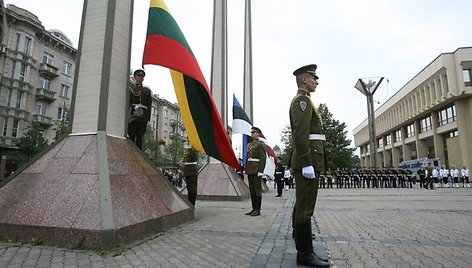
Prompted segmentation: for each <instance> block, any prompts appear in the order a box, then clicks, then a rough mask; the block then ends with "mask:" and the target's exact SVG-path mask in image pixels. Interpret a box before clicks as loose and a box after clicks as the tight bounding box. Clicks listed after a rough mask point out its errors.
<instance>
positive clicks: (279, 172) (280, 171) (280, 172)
mask: <svg viewBox="0 0 472 268" xmlns="http://www.w3.org/2000/svg"><path fill="white" fill-rule="evenodd" d="M284 175H285V167H284V166H283V165H278V166H277V167H276V168H275V175H274V177H275V179H276V180H281V179H283V177H284Z"/></svg>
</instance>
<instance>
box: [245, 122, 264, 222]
mask: <svg viewBox="0 0 472 268" xmlns="http://www.w3.org/2000/svg"><path fill="white" fill-rule="evenodd" d="M254 132H257V133H259V134H260V133H261V130H260V129H259V128H256V127H253V128H252V131H251V133H252V134H253V133H254ZM265 164H266V153H265V149H264V143H262V141H260V140H259V139H254V138H253V139H252V140H251V142H250V143H249V144H248V145H247V162H246V174H247V177H248V181H249V192H250V194H251V204H252V210H251V211H249V212H248V213H246V215H250V216H259V215H261V203H262V185H261V183H262V178H261V177H260V175H261V174H262V173H263V172H264V167H265Z"/></svg>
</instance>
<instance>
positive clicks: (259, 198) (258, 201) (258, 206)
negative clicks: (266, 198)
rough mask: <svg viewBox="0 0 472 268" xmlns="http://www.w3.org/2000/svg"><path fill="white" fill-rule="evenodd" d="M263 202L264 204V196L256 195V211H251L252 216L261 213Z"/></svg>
mask: <svg viewBox="0 0 472 268" xmlns="http://www.w3.org/2000/svg"><path fill="white" fill-rule="evenodd" d="M261 204H262V196H256V197H254V211H253V212H252V213H251V215H250V216H259V215H261Z"/></svg>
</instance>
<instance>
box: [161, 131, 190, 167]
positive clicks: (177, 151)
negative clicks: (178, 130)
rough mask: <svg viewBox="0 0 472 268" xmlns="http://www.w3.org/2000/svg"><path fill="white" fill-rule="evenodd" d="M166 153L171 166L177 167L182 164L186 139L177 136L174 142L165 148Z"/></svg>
mask: <svg viewBox="0 0 472 268" xmlns="http://www.w3.org/2000/svg"><path fill="white" fill-rule="evenodd" d="M164 153H165V154H166V156H167V158H168V159H170V162H171V164H173V165H177V164H180V163H182V159H183V158H184V153H185V148H184V139H183V138H182V137H181V136H180V135H178V134H175V136H174V138H173V140H172V142H171V143H169V144H166V146H165V147H164Z"/></svg>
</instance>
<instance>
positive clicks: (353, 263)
mask: <svg viewBox="0 0 472 268" xmlns="http://www.w3.org/2000/svg"><path fill="white" fill-rule="evenodd" d="M269 188H270V192H268V193H265V194H264V196H263V202H262V215H261V216H259V217H250V216H245V215H244V213H245V212H247V211H248V210H250V201H249V200H246V201H197V206H196V210H195V220H193V221H192V222H189V223H186V224H183V225H180V226H178V227H176V228H172V229H170V230H167V231H165V232H162V233H159V234H155V235H154V236H152V237H149V238H148V239H146V240H141V241H138V242H136V243H134V244H133V245H129V246H127V247H125V248H124V249H123V251H121V252H120V253H119V254H117V255H116V256H114V255H112V254H109V255H106V256H100V255H97V253H96V252H94V251H87V250H70V249H63V248H53V247H48V246H31V245H16V244H9V243H0V267H9V268H10V267H296V250H295V245H294V242H293V239H292V236H291V219H290V218H291V208H292V206H293V202H294V190H293V189H290V190H288V191H284V192H283V197H282V198H276V197H275V194H276V191H275V190H274V189H273V186H272V184H270V185H269ZM316 215H317V216H316V223H315V225H314V229H315V230H317V232H319V236H318V238H317V242H316V244H317V246H318V247H319V246H322V245H326V246H327V251H328V253H329V255H330V256H331V263H332V267H472V228H471V227H472V188H465V189H464V188H459V189H457V188H455V189H451V188H449V189H437V190H434V191H431V190H424V189H420V188H414V189H320V192H319V198H318V203H317V207H316Z"/></svg>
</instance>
